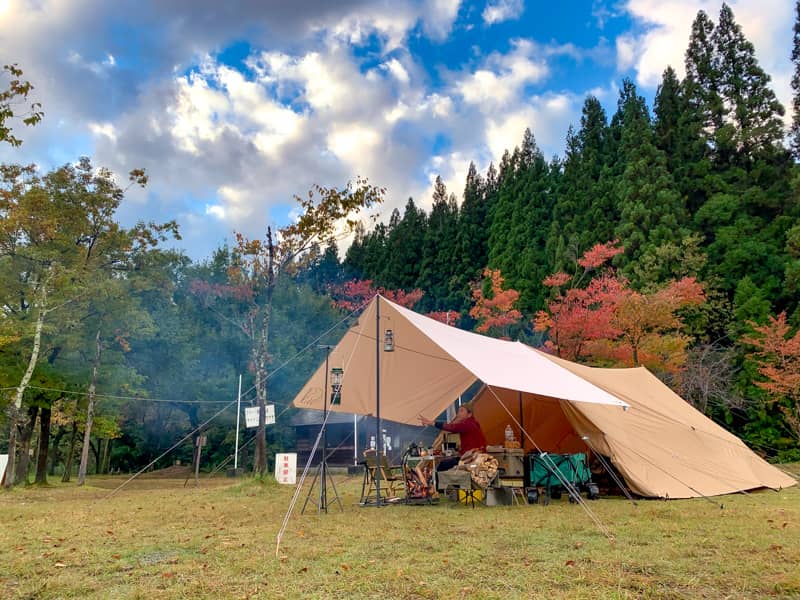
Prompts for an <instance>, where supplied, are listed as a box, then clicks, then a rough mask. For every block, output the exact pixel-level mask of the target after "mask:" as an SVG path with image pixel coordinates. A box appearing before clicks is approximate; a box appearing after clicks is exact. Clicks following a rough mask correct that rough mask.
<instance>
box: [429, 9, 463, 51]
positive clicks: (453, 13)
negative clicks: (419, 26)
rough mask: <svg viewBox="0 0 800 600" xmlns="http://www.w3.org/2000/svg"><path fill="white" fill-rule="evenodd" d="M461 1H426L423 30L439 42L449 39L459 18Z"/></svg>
mask: <svg viewBox="0 0 800 600" xmlns="http://www.w3.org/2000/svg"><path fill="white" fill-rule="evenodd" d="M460 6H461V0H426V2H425V3H424V5H423V11H422V15H423V17H422V22H423V29H424V30H425V33H427V34H428V35H429V36H430V37H431V38H433V39H434V40H438V41H443V40H445V39H447V36H448V35H450V31H451V30H452V29H453V22H454V21H455V20H456V17H457V16H458V9H459V7H460Z"/></svg>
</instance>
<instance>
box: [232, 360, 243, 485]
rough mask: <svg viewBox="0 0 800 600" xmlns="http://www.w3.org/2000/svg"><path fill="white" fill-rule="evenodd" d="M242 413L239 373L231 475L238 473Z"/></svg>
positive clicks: (240, 376)
mask: <svg viewBox="0 0 800 600" xmlns="http://www.w3.org/2000/svg"><path fill="white" fill-rule="evenodd" d="M241 414H242V374H241V373H239V393H238V394H237V396H236V442H235V444H234V450H233V476H234V477H236V476H237V475H238V474H239V416H240V415H241Z"/></svg>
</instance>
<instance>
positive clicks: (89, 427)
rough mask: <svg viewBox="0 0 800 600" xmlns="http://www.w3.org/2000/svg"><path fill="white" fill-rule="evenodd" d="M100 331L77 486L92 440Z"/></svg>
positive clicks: (95, 353)
mask: <svg viewBox="0 0 800 600" xmlns="http://www.w3.org/2000/svg"><path fill="white" fill-rule="evenodd" d="M100 350H101V348H100V330H99V329H98V330H97V334H96V335H95V336H94V363H92V381H91V383H90V384H89V394H88V396H87V398H88V404H87V406H86V427H85V428H84V430H83V449H82V450H81V464H80V466H78V485H83V484H84V483H85V482H86V470H87V469H88V468H89V445H90V441H91V438H92V423H94V399H95V392H96V390H97V372H98V371H99V370H100Z"/></svg>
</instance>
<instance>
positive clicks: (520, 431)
mask: <svg viewBox="0 0 800 600" xmlns="http://www.w3.org/2000/svg"><path fill="white" fill-rule="evenodd" d="M517 393H518V394H519V445H520V448H524V447H525V438H523V437H522V432H523V431H524V430H525V427H524V426H523V424H522V392H520V391H517Z"/></svg>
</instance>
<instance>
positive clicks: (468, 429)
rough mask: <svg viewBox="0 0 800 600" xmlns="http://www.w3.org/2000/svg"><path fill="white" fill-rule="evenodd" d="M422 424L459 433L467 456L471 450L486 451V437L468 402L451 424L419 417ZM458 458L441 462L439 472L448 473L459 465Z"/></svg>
mask: <svg viewBox="0 0 800 600" xmlns="http://www.w3.org/2000/svg"><path fill="white" fill-rule="evenodd" d="M419 421H420V423H422V424H423V425H428V426H431V425H432V426H434V427H436V428H437V429H441V430H442V431H448V432H450V433H457V434H459V437H460V438H461V454H462V455H463V454H465V453H466V452H468V451H470V450H476V451H478V452H483V451H484V450H486V437H485V436H484V435H483V429H481V424H480V423H478V420H477V419H476V418H475V416H474V415H473V414H472V404H471V403H469V402H466V403H464V404H462V405H461V406H459V407H458V412H457V413H456V417H455V418H454V419H453V420H452V421H450V422H449V423H445V422H444V421H433V420H431V419H426V418H425V417H423V416H421V415H420V417H419ZM458 459H459V457H458V456H453V457H448V458H445V459H444V460H442V461H441V462H439V464H438V465H437V466H436V470H437V471H446V470H447V469H451V468H453V467H455V466H456V465H457V464H458Z"/></svg>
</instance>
